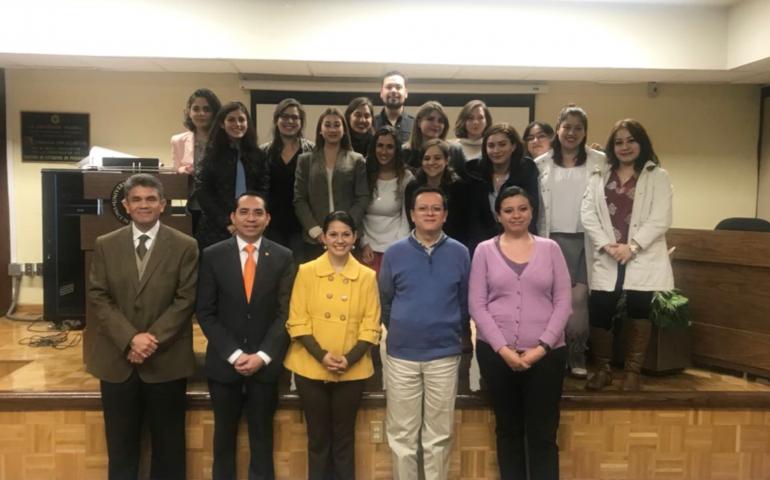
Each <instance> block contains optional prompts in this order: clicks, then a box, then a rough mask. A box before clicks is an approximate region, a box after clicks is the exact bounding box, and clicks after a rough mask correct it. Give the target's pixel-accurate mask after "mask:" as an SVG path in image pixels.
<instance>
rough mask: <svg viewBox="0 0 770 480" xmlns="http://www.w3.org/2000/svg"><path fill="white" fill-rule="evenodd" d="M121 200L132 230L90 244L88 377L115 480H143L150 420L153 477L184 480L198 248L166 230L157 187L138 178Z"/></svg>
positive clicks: (131, 179) (128, 185)
mask: <svg viewBox="0 0 770 480" xmlns="http://www.w3.org/2000/svg"><path fill="white" fill-rule="evenodd" d="M124 191H125V200H123V206H124V207H125V208H126V211H127V212H128V214H129V216H130V217H131V220H132V221H131V225H129V226H126V227H123V228H120V229H118V230H115V231H114V232H111V233H108V234H106V235H102V236H101V237H99V238H98V239H97V240H96V243H95V245H94V254H93V259H92V261H91V270H90V275H89V288H88V302H89V303H88V310H89V315H88V322H89V323H88V326H87V329H86V332H85V337H86V338H85V341H84V343H85V348H84V352H83V354H84V359H85V362H86V369H87V370H88V372H90V373H91V374H93V375H94V376H95V377H97V378H99V380H100V388H101V396H102V407H103V409H104V427H105V434H106V435H105V436H106V439H107V455H108V458H109V466H108V470H109V478H110V480H116V479H121V480H122V479H136V478H138V475H139V452H140V448H139V443H140V437H141V429H142V425H143V423H144V420H147V424H148V425H149V429H150V435H151V438H152V465H151V467H150V476H151V477H152V478H154V479H155V478H157V479H184V478H186V475H185V403H186V390H187V377H188V376H190V375H192V373H193V371H194V370H195V358H194V355H193V349H192V324H191V321H190V320H191V317H192V313H193V308H194V306H195V282H196V279H197V269H198V246H197V244H196V242H195V240H194V239H193V238H191V237H189V236H187V235H185V234H183V233H182V232H179V231H177V230H174V229H173V228H170V227H167V226H165V225H163V224H162V223H161V222H160V216H161V214H162V213H163V211H164V209H165V207H166V200H165V199H164V197H163V184H161V183H160V181H159V180H158V179H157V178H155V177H154V176H152V175H148V174H137V175H133V176H131V177H129V178H128V180H126V182H125V186H124Z"/></svg>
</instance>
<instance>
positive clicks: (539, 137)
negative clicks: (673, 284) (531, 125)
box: [524, 133, 548, 142]
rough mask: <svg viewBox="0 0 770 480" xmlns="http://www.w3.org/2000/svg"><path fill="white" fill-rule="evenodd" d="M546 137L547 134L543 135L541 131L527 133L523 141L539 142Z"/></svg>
mask: <svg viewBox="0 0 770 480" xmlns="http://www.w3.org/2000/svg"><path fill="white" fill-rule="evenodd" d="M547 138H548V135H545V134H542V133H541V134H539V135H527V136H526V137H524V141H525V142H534V141H538V142H539V141H541V140H546V139H547Z"/></svg>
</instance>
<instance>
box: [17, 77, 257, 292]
mask: <svg viewBox="0 0 770 480" xmlns="http://www.w3.org/2000/svg"><path fill="white" fill-rule="evenodd" d="M199 87H209V88H211V89H212V90H214V91H215V92H216V93H217V95H218V96H219V98H220V100H222V101H223V102H225V101H229V100H240V101H242V102H244V103H246V104H248V102H249V95H248V93H247V92H244V91H242V90H241V89H240V87H239V83H238V77H237V76H236V75H226V74H225V75H223V74H216V75H214V74H208V75H206V74H176V73H175V74H154V73H136V72H92V71H63V70H6V95H7V99H6V101H7V115H8V118H7V120H8V145H9V152H10V153H9V162H10V163H11V167H10V169H11V172H10V175H11V176H10V178H9V183H11V184H12V186H11V189H10V190H11V192H10V194H11V198H10V209H11V217H12V218H11V223H12V225H11V236H12V237H13V238H12V240H11V256H12V258H13V259H15V261H19V262H41V261H42V258H43V243H42V238H41V232H42V228H43V227H42V220H41V217H42V207H41V191H40V170H41V169H42V168H66V167H74V165H73V164H53V163H37V162H35V163H28V162H22V161H21V146H20V143H19V142H20V139H21V134H20V117H21V115H20V113H19V112H21V111H22V110H25V111H26V110H31V111H35V110H37V111H60V112H87V113H90V114H91V144H92V145H98V146H101V147H106V148H110V149H114V150H119V151H122V152H126V153H131V154H134V155H137V156H144V157H159V158H160V159H161V161H162V162H164V163H166V164H168V163H170V155H171V147H170V144H169V138H170V137H171V135H172V134H174V133H177V132H181V131H183V130H184V127H183V126H182V120H183V117H182V110H183V108H184V105H185V102H186V101H187V97H188V96H189V95H190V93H192V92H193V91H194V90H195V89H196V88H199ZM19 301H20V303H22V304H30V303H31V304H42V303H43V290H42V279H40V278H35V279H29V278H26V277H25V279H24V284H23V286H22V290H21V297H20V300H19Z"/></svg>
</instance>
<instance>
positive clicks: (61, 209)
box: [41, 169, 191, 328]
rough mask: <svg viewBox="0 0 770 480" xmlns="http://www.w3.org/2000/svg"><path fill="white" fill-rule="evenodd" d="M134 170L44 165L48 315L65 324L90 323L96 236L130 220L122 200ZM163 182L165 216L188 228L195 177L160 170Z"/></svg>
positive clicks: (171, 223)
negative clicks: (187, 203) (89, 282)
mask: <svg viewBox="0 0 770 480" xmlns="http://www.w3.org/2000/svg"><path fill="white" fill-rule="evenodd" d="M134 173H135V172H133V171H119V170H113V171H108V170H100V171H93V170H86V171H83V170H75V169H44V170H43V171H42V172H41V177H42V187H43V188H42V190H43V264H44V267H43V299H44V318H45V319H46V321H49V322H52V323H54V324H57V325H59V326H67V327H69V328H77V327H78V326H81V327H82V325H83V324H84V323H86V322H87V312H86V292H87V289H88V286H87V277H88V270H89V267H90V261H91V253H92V251H93V246H94V241H95V240H96V237H98V236H99V235H103V234H105V233H108V232H110V231H112V230H115V229H117V228H120V227H121V226H123V225H125V224H126V223H127V221H128V219H127V218H126V215H125V210H123V209H122V205H121V204H120V201H121V200H122V198H123V189H122V185H123V182H124V181H125V180H126V179H127V178H128V177H130V176H131V175H133V174H134ZM156 175H157V176H158V178H159V179H160V181H161V182H162V183H163V187H164V191H165V196H166V199H167V201H168V206H167V207H166V211H165V212H164V215H163V217H162V219H161V221H162V222H163V223H165V224H167V225H169V226H171V227H174V228H176V229H177V230H181V231H183V232H185V233H188V234H189V233H190V232H191V219H190V217H189V216H188V215H186V214H185V212H184V207H182V206H175V205H174V204H175V203H181V202H179V200H186V199H187V197H188V194H189V190H190V188H189V183H190V177H189V176H188V175H179V174H176V173H165V172H163V173H156Z"/></svg>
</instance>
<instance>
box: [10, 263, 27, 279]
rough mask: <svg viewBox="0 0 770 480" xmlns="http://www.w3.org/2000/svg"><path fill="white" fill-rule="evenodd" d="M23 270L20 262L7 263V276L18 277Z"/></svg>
mask: <svg viewBox="0 0 770 480" xmlns="http://www.w3.org/2000/svg"><path fill="white" fill-rule="evenodd" d="M22 271H24V268H23V267H22V264H21V263H9V264H8V276H9V277H18V276H19V275H21V272H22Z"/></svg>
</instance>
